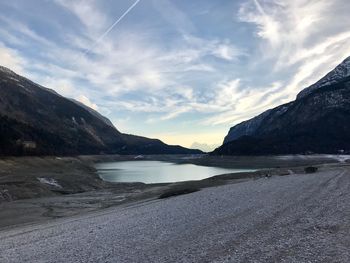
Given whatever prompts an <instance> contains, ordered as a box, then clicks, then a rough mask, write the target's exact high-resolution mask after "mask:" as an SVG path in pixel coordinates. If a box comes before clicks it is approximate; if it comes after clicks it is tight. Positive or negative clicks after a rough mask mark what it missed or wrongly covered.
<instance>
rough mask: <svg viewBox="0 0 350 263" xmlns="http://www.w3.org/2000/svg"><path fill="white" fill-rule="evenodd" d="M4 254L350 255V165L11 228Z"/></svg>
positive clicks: (268, 258)
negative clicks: (36, 224) (349, 166)
mask: <svg viewBox="0 0 350 263" xmlns="http://www.w3.org/2000/svg"><path fill="white" fill-rule="evenodd" d="M0 262H2V263H5V262H15V263H19V262H94V263H97V262H117V263H121V262H350V170H349V168H347V167H343V168H342V167H338V168H327V169H325V170H322V171H320V172H318V173H316V174H309V175H288V176H274V177H271V178H263V179H258V180H252V181H248V182H244V183H239V184H232V185H225V186H220V187H213V188H207V189H203V190H202V191H200V192H196V193H193V194H189V195H183V196H178V197H174V198H170V199H165V200H156V201H151V202H145V203H139V204H136V205H133V206H130V207H124V208H122V207H117V208H113V209H109V210H106V211H104V212H96V213H95V214H90V215H85V216H81V217H75V218H70V219H63V220H57V221H55V222H51V223H46V224H41V225H38V226H30V227H22V228H16V229H13V230H8V231H3V232H0Z"/></svg>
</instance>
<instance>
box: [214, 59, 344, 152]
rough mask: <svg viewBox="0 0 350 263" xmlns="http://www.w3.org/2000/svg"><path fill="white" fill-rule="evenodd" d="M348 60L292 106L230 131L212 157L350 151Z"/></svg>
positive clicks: (288, 105) (281, 108)
mask: <svg viewBox="0 0 350 263" xmlns="http://www.w3.org/2000/svg"><path fill="white" fill-rule="evenodd" d="M349 75H350V57H349V58H347V59H345V60H344V61H343V62H342V63H341V64H340V65H339V66H337V67H336V68H335V69H334V70H333V71H331V72H330V73H328V74H327V75H326V76H325V77H323V78H322V79H321V80H320V81H318V82H317V83H315V84H313V85H311V86H310V87H308V88H306V89H304V90H303V91H301V92H300V93H299V94H298V96H297V99H296V100H295V101H293V102H290V103H287V104H284V105H281V106H278V107H276V108H274V109H270V110H268V111H266V112H264V113H262V114H260V115H259V116H257V117H255V118H253V119H251V120H248V121H245V122H243V123H240V124H238V125H236V126H234V127H232V128H231V129H230V131H229V133H228V135H227V136H226V137H225V139H224V144H223V145H222V146H221V147H219V148H218V149H216V150H215V151H214V153H215V154H224V155H225V154H227V155H236V154H237V155H241V154H296V153H308V152H317V153H338V152H349V151H350V76H349Z"/></svg>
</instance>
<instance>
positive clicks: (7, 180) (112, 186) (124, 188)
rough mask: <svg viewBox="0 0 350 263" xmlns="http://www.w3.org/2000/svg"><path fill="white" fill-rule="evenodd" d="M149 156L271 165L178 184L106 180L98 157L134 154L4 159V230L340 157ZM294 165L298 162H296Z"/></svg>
mask: <svg viewBox="0 0 350 263" xmlns="http://www.w3.org/2000/svg"><path fill="white" fill-rule="evenodd" d="M144 158H145V159H147V160H163V161H170V162H175V163H193V164H198V165H203V164H206V165H208V166H221V167H231V168H232V167H233V168H242V167H243V168H247V167H248V165H249V167H251V168H255V169H259V168H269V169H268V170H269V171H268V172H267V171H258V172H253V173H237V174H226V175H220V176H214V177H212V178H208V179H204V180H201V181H189V182H180V183H173V184H158V185H156V184H153V185H146V184H142V183H107V182H104V181H102V180H101V179H100V178H99V177H98V175H97V173H96V170H95V169H94V163H96V162H106V161H123V160H135V156H80V157H64V158H60V157H23V158H3V159H1V160H0V230H1V229H7V228H9V227H15V226H19V225H23V224H33V223H41V222H45V221H48V220H52V219H57V218H62V217H69V216H74V215H79V214H83V213H88V212H92V211H97V210H101V209H106V208H108V207H113V206H121V205H128V204H131V203H134V202H140V201H143V200H154V199H157V198H158V197H159V196H160V195H161V194H162V193H164V192H165V191H168V190H169V189H186V188H196V189H203V188H207V187H213V186H218V185H225V184H233V183H239V182H242V181H246V180H254V179H258V178H261V177H264V176H265V175H266V174H267V173H269V174H270V175H287V174H291V173H303V167H304V166H306V165H311V164H312V165H317V164H318V165H320V164H322V163H334V164H336V163H337V160H336V159H334V158H330V157H329V156H317V157H315V156H314V157H312V158H311V157H304V156H299V157H293V158H290V157H288V158H287V157H249V158H245V157H207V156H204V157H201V158H197V157H191V156H144ZM293 167H294V168H293Z"/></svg>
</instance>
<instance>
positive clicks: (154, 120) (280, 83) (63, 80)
mask: <svg viewBox="0 0 350 263" xmlns="http://www.w3.org/2000/svg"><path fill="white" fill-rule="evenodd" d="M17 1H19V0H16V1H15V0H14V1H11V2H6V3H5V2H4V3H0V10H4V11H3V12H2V11H0V22H1V23H2V27H1V28H0V43H1V44H0V60H1V64H2V65H5V66H8V67H10V68H12V69H14V70H16V71H18V72H19V73H21V74H24V75H25V76H27V77H29V78H31V79H33V80H34V81H37V82H39V83H40V84H42V85H45V86H48V87H50V88H53V89H55V90H56V91H58V92H59V93H61V94H63V95H65V96H68V97H71V98H76V99H78V100H80V101H81V102H83V103H84V104H86V105H88V106H90V107H92V108H95V109H98V110H99V111H101V112H102V113H104V114H107V115H108V117H110V118H111V119H112V120H116V125H117V127H118V121H119V120H122V121H121V122H120V123H121V125H122V127H123V128H126V129H127V131H128V132H133V133H145V135H149V136H150V135H152V134H154V136H153V135H152V137H157V134H158V135H161V136H162V138H166V136H168V138H173V139H174V140H175V139H176V138H177V139H179V138H180V137H181V136H180V135H179V133H183V134H187V136H190V135H193V134H197V132H193V130H194V129H196V131H197V130H199V131H201V133H203V134H204V133H205V136H206V137H207V138H209V131H210V133H213V134H215V136H217V141H216V142H217V143H220V142H221V141H222V137H220V136H223V135H224V134H222V131H226V130H228V128H229V127H230V126H232V125H234V124H236V123H238V122H240V121H243V120H245V119H247V118H250V117H253V116H255V115H257V114H259V113H261V112H262V111H264V110H266V109H268V108H270V107H274V106H277V105H279V104H281V103H284V102H287V101H289V100H292V99H294V97H295V95H296V94H297V93H298V92H299V91H300V90H301V89H302V88H304V87H305V86H307V85H309V84H312V82H314V81H316V80H317V79H318V78H320V77H322V76H323V75H324V74H325V73H326V72H327V71H329V70H331V69H332V68H333V67H334V66H335V65H336V64H337V63H339V62H340V61H341V60H342V59H343V58H345V57H346V56H347V55H348V54H350V30H349V28H348V24H349V16H348V13H349V10H350V2H349V1H346V0H334V1H328V0H317V1H316V0H310V1H307V0H285V1H280V0H254V1H233V2H232V1H222V2H220V5H219V4H217V3H215V4H214V3H213V1H209V0H203V1H200V5H201V6H202V7H203V8H204V9H205V12H203V11H201V10H199V8H198V5H199V1H197V2H196V1H194V2H193V1H170V0H160V1H158V0H154V1H142V2H140V3H139V1H135V0H129V1H107V2H106V1H97V0H74V1H70V0H54V1H47V2H45V5H44V6H45V7H46V8H47V9H45V10H41V9H40V8H45V7H43V4H41V5H40V7H39V6H35V3H34V4H31V5H29V4H28V3H27V1H22V2H20V1H19V2H18V3H17ZM23 5H28V6H26V7H25V9H26V10H27V9H28V8H32V9H30V10H31V12H29V11H28V12H23V9H24V7H23ZM136 7H137V8H136ZM235 8H236V9H235ZM36 9H37V10H39V9H40V12H36ZM237 10H238V11H237ZM131 11H132V12H131ZM232 14H234V17H232ZM335 17H336V18H337V19H335ZM62 21H65V24H69V27H63V26H62ZM120 22H122V23H120ZM115 26H118V28H117V29H118V30H113V28H114V29H115ZM90 50H91V52H90ZM84 52H85V53H86V54H85V55H82V54H84ZM160 129H163V130H162V132H161V133H160V132H159V133H157V132H158V130H160ZM167 129H168V130H177V131H176V132H175V133H176V135H173V136H172V137H170V135H169V132H167ZM214 129H220V134H221V135H219V133H217V132H215V131H214ZM185 130H186V131H185ZM203 136H204V135H203ZM203 138H204V137H203ZM203 138H202V139H201V140H198V142H203V140H204V139H203ZM210 138H211V139H210V140H211V142H210V144H213V143H216V142H215V141H213V140H214V139H213V137H210ZM169 140H170V139H169ZM181 140H183V141H184V140H185V139H184V137H181ZM186 140H187V139H186ZM191 140H192V142H193V139H191ZM208 140H209V139H208ZM186 142H187V145H188V146H190V145H191V143H192V142H190V139H188V141H186Z"/></svg>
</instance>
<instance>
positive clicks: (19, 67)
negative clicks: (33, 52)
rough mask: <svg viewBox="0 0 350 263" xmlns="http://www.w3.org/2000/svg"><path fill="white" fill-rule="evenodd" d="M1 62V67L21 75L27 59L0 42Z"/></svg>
mask: <svg viewBox="0 0 350 263" xmlns="http://www.w3.org/2000/svg"><path fill="white" fill-rule="evenodd" d="M0 61H1V65H2V66H4V67H7V68H9V69H11V70H14V71H16V72H18V73H19V74H21V73H22V72H23V66H24V65H25V63H26V61H25V59H23V58H22V56H20V54H19V53H18V52H17V51H16V50H14V49H11V48H8V47H6V46H5V45H4V44H3V43H1V42H0Z"/></svg>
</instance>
